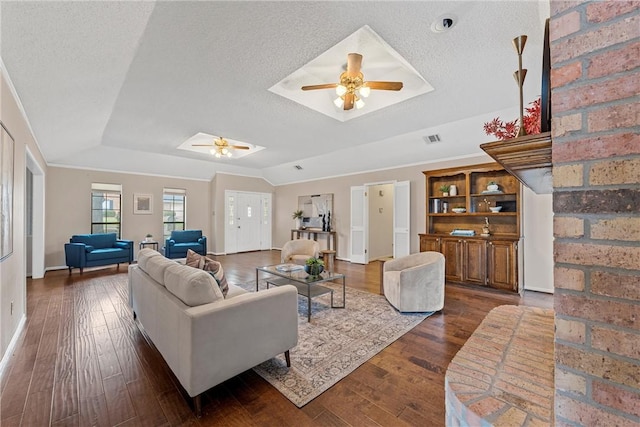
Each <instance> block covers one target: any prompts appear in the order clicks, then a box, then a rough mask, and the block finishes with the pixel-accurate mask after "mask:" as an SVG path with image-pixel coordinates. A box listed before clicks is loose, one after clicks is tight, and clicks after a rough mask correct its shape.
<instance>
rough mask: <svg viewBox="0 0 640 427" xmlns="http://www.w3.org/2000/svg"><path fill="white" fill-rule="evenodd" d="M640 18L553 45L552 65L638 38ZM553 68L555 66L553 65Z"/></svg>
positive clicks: (633, 18) (630, 19)
mask: <svg viewBox="0 0 640 427" xmlns="http://www.w3.org/2000/svg"><path fill="white" fill-rule="evenodd" d="M638 28H640V17H639V16H637V15H635V16H630V17H629V18H626V19H624V20H621V21H618V22H615V23H613V24H611V25H607V26H604V27H599V28H597V29H596V30H594V31H588V32H583V33H581V34H577V35H575V36H573V37H569V38H567V39H565V40H562V41H559V42H552V43H551V64H558V63H560V62H564V61H568V60H571V59H575V58H579V57H581V56H583V55H586V54H589V53H591V52H595V51H598V50H600V49H604V48H606V47H609V46H613V45H616V44H618V43H623V42H626V41H629V40H632V39H634V38H636V37H638ZM552 66H553V65H552Z"/></svg>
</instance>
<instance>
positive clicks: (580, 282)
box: [553, 267, 584, 291]
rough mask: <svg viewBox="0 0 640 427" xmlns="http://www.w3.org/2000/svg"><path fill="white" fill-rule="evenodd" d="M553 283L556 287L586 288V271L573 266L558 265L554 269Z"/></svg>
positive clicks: (581, 289)
mask: <svg viewBox="0 0 640 427" xmlns="http://www.w3.org/2000/svg"><path fill="white" fill-rule="evenodd" d="M553 283H554V285H555V287H556V288H562V289H571V290H574V291H583V290H584V271H582V270H576V269H573V268H564V267H556V268H554V270H553Z"/></svg>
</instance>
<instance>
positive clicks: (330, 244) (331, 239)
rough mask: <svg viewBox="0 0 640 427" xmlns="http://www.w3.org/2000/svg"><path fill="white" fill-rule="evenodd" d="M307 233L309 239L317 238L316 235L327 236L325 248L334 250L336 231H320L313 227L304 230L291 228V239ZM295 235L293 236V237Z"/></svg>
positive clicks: (299, 237)
mask: <svg viewBox="0 0 640 427" xmlns="http://www.w3.org/2000/svg"><path fill="white" fill-rule="evenodd" d="M305 233H307V234H308V236H309V239H313V240H316V241H317V240H318V235H320V236H322V237H326V238H327V249H328V250H334V251H335V250H336V232H335V231H322V230H319V229H315V228H307V229H305V230H296V229H293V230H291V240H295V239H301V238H302V237H301V236H304V234H305ZM294 236H295V237H294Z"/></svg>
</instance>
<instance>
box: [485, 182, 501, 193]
mask: <svg viewBox="0 0 640 427" xmlns="http://www.w3.org/2000/svg"><path fill="white" fill-rule="evenodd" d="M498 188H499V187H498V184H496V183H495V181H489V184H487V190H489V191H498Z"/></svg>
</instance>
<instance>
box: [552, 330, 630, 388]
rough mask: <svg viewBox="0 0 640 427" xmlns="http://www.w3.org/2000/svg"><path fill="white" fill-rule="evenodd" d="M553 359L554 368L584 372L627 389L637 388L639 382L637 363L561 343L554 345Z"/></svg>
mask: <svg viewBox="0 0 640 427" xmlns="http://www.w3.org/2000/svg"><path fill="white" fill-rule="evenodd" d="M555 357H556V367H558V365H561V366H566V367H567V368H571V369H573V370H575V371H577V372H584V373H586V374H589V375H592V376H595V377H599V378H602V379H605V380H609V381H611V382H614V383H617V384H621V385H625V386H628V387H637V386H638V383H639V382H640V366H639V365H638V364H637V363H632V362H628V361H626V360H622V359H618V358H613V357H610V356H608V355H603V354H598V353H591V352H588V351H585V350H584V349H582V348H576V347H570V346H567V345H563V344H561V343H556V352H555ZM556 397H557V396H556Z"/></svg>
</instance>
